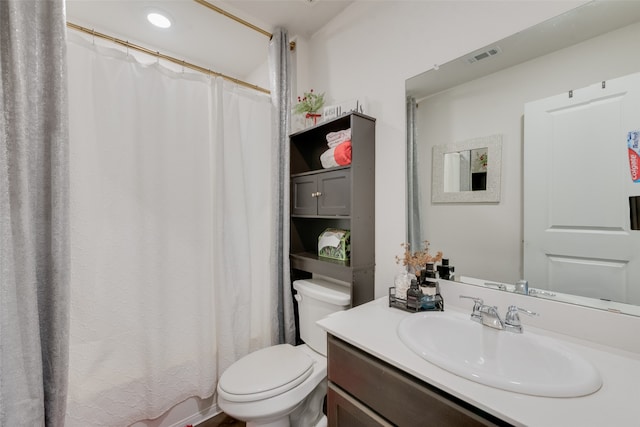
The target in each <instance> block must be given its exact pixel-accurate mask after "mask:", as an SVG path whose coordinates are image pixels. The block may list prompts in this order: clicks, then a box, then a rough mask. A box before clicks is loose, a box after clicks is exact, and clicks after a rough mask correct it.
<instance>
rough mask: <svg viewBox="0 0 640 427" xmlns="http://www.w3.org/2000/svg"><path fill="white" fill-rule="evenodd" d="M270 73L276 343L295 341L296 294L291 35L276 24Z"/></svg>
mask: <svg viewBox="0 0 640 427" xmlns="http://www.w3.org/2000/svg"><path fill="white" fill-rule="evenodd" d="M269 77H270V86H271V87H270V89H271V103H272V105H273V108H274V112H273V114H272V117H273V131H272V139H273V145H274V149H273V153H274V156H275V157H274V159H273V167H274V171H277V174H278V178H277V180H276V183H275V186H276V188H275V189H274V193H273V194H274V195H276V197H275V205H274V207H273V214H274V219H275V222H276V224H275V225H276V227H275V233H276V235H275V237H274V254H275V256H274V259H275V262H276V263H277V266H276V268H275V269H274V270H275V274H276V277H274V278H273V280H272V282H273V283H275V286H277V292H275V293H274V294H275V295H276V300H275V301H274V304H273V306H274V309H275V312H276V314H277V319H276V322H277V325H278V327H277V329H276V333H277V334H276V335H277V336H275V337H274V338H273V341H274V343H288V344H295V324H294V314H293V294H292V290H291V278H290V276H289V274H290V269H289V130H290V122H291V54H290V52H289V36H288V35H287V31H286V30H285V29H283V28H276V29H275V31H274V32H273V37H272V38H271V41H270V42H269Z"/></svg>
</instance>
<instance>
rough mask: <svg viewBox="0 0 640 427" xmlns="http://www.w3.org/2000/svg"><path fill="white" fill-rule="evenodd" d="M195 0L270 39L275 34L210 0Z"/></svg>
mask: <svg viewBox="0 0 640 427" xmlns="http://www.w3.org/2000/svg"><path fill="white" fill-rule="evenodd" d="M193 1H195V2H196V3H198V4H200V5H202V6H204V7H208V8H209V9H211V10H213V11H216V12H218V13H219V14H221V15H224V16H226V17H227V18H229V19H233V20H234V21H236V22H238V23H240V24H242V25H244V26H245V27H249V28H251V29H252V30H254V31H257V32H259V33H260V34H262V35H265V36H267V37H269V39H271V37H273V34H271V33H270V32H269V31H267V30H263V29H262V28H260V27H258V26H256V25H253V24H252V23H250V22H247V21H245V20H244V19H242V18H238V17H237V16H235V15H232V14H231V13H229V12H227V11H226V10H224V9H221V8H219V7H218V6H215V5H213V4H211V3H209V2H208V1H205V0H193Z"/></svg>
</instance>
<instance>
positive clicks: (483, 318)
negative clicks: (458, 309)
mask: <svg viewBox="0 0 640 427" xmlns="http://www.w3.org/2000/svg"><path fill="white" fill-rule="evenodd" d="M460 298H466V299H470V300H472V301H473V311H472V312H471V320H473V321H474V322H478V323H481V324H483V325H484V326H488V327H490V328H493V329H498V330H501V331H504V330H506V331H509V332H515V333H518V334H521V333H522V323H521V322H520V316H519V314H518V313H519V312H522V313H525V314H528V315H529V316H537V315H538V313H534V312H533V311H529V310H525V309H524V308H520V307H517V306H515V305H511V306H509V309H508V310H507V315H506V317H505V319H504V321H503V320H502V319H501V318H500V314H499V313H498V307H495V306H490V305H485V304H484V301H483V300H482V298H476V297H470V296H466V295H460Z"/></svg>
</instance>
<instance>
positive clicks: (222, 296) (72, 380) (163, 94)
mask: <svg viewBox="0 0 640 427" xmlns="http://www.w3.org/2000/svg"><path fill="white" fill-rule="evenodd" d="M68 61H69V62H68V63H69V81H70V84H69V104H70V111H69V118H70V145H71V149H70V150H71V155H70V158H71V160H70V168H71V211H70V212H71V213H70V214H71V259H72V262H71V330H70V341H71V347H70V362H69V400H68V411H67V414H68V417H67V425H68V426H87V425H91V426H116V425H117V426H125V425H129V424H131V423H133V422H135V421H137V420H141V419H148V418H155V417H158V416H160V415H161V414H162V413H163V412H165V411H166V410H167V409H169V408H170V407H171V406H173V405H175V404H176V403H179V402H180V401H182V400H184V399H186V398H188V397H190V396H200V397H203V398H204V397H208V396H211V395H212V394H213V393H214V391H215V386H216V383H217V379H218V377H219V375H221V374H222V372H223V371H224V369H226V367H228V366H229V365H230V364H231V363H233V362H234V361H235V360H237V359H238V358H239V357H241V356H244V355H245V354H247V353H248V352H250V351H253V350H256V349H259V348H262V347H265V346H267V345H271V343H272V342H271V336H272V333H273V332H272V330H271V327H272V323H271V322H270V313H269V306H270V300H271V288H272V286H270V277H271V268H272V267H271V265H272V260H271V256H272V254H271V240H272V238H271V234H270V233H271V229H272V225H271V224H272V218H271V215H270V213H269V212H270V211H271V209H270V203H271V185H272V184H271V177H272V175H273V174H272V170H271V168H272V166H271V163H270V162H269V160H268V159H270V157H271V146H270V134H271V133H270V132H271V131H270V114H271V112H270V100H269V97H268V96H267V95H260V94H257V93H256V92H254V91H250V90H248V89H247V90H245V89H242V88H239V87H237V86H235V85H233V84H230V83H228V82H226V81H223V80H221V79H211V78H209V77H207V76H203V75H201V74H190V73H183V72H174V71H170V70H168V69H166V68H164V67H163V66H161V65H159V64H156V63H152V64H147V65H143V64H141V63H140V62H138V60H136V59H135V58H133V57H132V56H131V55H129V54H127V52H122V51H119V50H115V49H112V48H105V47H99V46H95V45H93V43H91V42H90V41H87V40H85V39H84V38H82V37H80V36H78V35H77V34H69V48H68Z"/></svg>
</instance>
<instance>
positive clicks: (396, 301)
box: [389, 286, 444, 313]
mask: <svg viewBox="0 0 640 427" xmlns="http://www.w3.org/2000/svg"><path fill="white" fill-rule="evenodd" d="M421 301H422V303H421V304H420V307H418V308H411V307H407V300H406V299H403V298H399V297H396V288H395V286H392V287H390V288H389V307H394V308H399V309H400V310H404V311H408V312H410V313H417V312H419V311H444V299H443V298H442V295H440V292H438V293H437V294H435V295H434V296H432V297H430V296H427V295H424V296H423V297H422V300H421Z"/></svg>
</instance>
